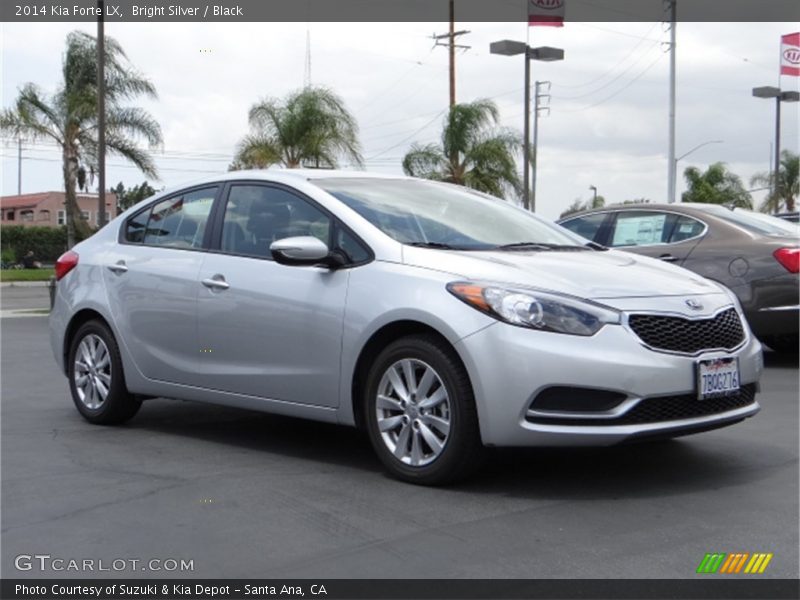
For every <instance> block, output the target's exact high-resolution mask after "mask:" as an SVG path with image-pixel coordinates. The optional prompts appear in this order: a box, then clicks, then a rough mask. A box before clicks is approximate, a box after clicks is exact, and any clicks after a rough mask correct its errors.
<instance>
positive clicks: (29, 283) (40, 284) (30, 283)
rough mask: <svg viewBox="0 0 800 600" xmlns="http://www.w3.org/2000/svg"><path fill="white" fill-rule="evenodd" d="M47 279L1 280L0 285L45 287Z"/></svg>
mask: <svg viewBox="0 0 800 600" xmlns="http://www.w3.org/2000/svg"><path fill="white" fill-rule="evenodd" d="M49 283H50V282H49V281H2V282H0V287H4V288H6V287H12V288H13V287H43V288H46V287H47V286H48V284H49Z"/></svg>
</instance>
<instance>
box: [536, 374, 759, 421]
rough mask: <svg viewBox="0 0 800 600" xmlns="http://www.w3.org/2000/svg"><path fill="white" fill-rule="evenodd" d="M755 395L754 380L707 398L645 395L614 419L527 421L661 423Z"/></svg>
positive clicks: (738, 404) (730, 406)
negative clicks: (722, 393)
mask: <svg viewBox="0 0 800 600" xmlns="http://www.w3.org/2000/svg"><path fill="white" fill-rule="evenodd" d="M755 398H756V386H755V384H752V383H751V384H748V385H745V386H743V387H742V389H741V390H739V393H737V394H732V395H730V396H719V397H717V398H708V399H706V400H698V399H697V396H696V395H695V394H685V395H682V396H661V397H659V398H645V399H644V400H642V401H641V402H639V403H638V404H637V405H636V406H634V407H633V408H632V409H631V410H629V411H628V412H626V413H625V414H623V415H621V416H619V417H617V418H615V419H587V418H580V419H569V418H558V419H548V418H543V417H538V416H537V417H528V421H530V422H532V423H541V424H544V425H583V426H586V425H592V426H596V427H603V426H606V427H608V426H612V425H641V424H643V423H662V422H665V421H679V420H681V419H694V418H697V417H708V416H712V415H717V414H721V413H725V412H728V411H731V410H736V409H737V408H743V407H745V406H749V405H751V404H753V402H755Z"/></svg>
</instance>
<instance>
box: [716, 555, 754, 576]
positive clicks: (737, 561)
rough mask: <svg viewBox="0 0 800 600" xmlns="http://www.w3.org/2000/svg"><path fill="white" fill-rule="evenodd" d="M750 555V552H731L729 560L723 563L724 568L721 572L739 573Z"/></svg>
mask: <svg viewBox="0 0 800 600" xmlns="http://www.w3.org/2000/svg"><path fill="white" fill-rule="evenodd" d="M748 556H750V553H748V552H745V553H741V552H739V553H736V554H729V555H728V560H726V561H725V564H723V565H722V568H721V569H720V570H719V572H720V573H738V572H739V571H740V570H741V568H742V566H743V565H744V561H746V560H747V557H748Z"/></svg>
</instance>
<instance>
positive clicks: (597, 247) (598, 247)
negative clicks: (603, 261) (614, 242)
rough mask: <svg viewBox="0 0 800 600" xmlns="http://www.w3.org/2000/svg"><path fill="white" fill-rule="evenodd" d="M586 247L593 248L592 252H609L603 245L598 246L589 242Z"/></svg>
mask: <svg viewBox="0 0 800 600" xmlns="http://www.w3.org/2000/svg"><path fill="white" fill-rule="evenodd" d="M586 247H587V248H591V249H592V250H597V251H598V252H606V251H608V247H606V246H603V244H598V243H597V242H589V243H588V244H586Z"/></svg>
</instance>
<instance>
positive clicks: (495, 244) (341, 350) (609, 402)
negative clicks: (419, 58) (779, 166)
mask: <svg viewBox="0 0 800 600" xmlns="http://www.w3.org/2000/svg"><path fill="white" fill-rule="evenodd" d="M585 243H586V241H585V240H583V239H582V238H580V237H578V236H576V235H574V234H572V233H570V232H569V231H567V230H566V229H563V228H561V227H558V226H557V225H555V224H553V223H550V222H547V221H544V220H542V219H539V218H538V217H536V216H534V215H532V214H530V213H528V212H526V211H523V210H520V209H518V208H515V207H513V206H511V205H509V204H508V203H506V202H503V201H501V200H498V199H495V198H490V197H487V196H484V195H482V194H478V193H474V192H471V191H469V190H467V189H465V188H461V187H458V186H452V185H448V184H443V183H434V182H430V181H421V180H416V179H412V178H403V177H380V176H374V175H373V176H369V175H367V174H363V173H353V172H329V171H308V172H306V171H290V172H280V171H252V172H247V171H240V172H234V173H230V174H227V175H220V176H217V177H213V178H209V179H206V180H204V181H201V182H199V183H196V184H194V185H192V186H188V187H185V188H181V189H176V190H172V191H169V192H163V193H161V194H159V195H157V196H155V197H153V198H150V199H148V200H145V201H144V202H142V203H140V204H138V205H137V206H135V207H134V208H131V209H129V210H128V211H127V212H125V213H124V214H123V215H122V216H120V217H118V218H117V219H115V220H114V221H112V222H111V223H110V224H109V225H107V226H106V227H104V228H103V229H102V230H101V231H100V232H98V233H97V234H95V235H93V236H92V237H91V238H89V239H88V240H86V241H84V242H81V243H80V244H78V245H77V246H76V247H75V248H74V249H73V250H72V251H70V252H67V253H66V254H65V255H64V256H62V257H61V258H60V259H59V261H58V264H57V266H56V276H57V278H58V285H57V297H56V300H55V306H54V308H53V310H52V312H51V314H50V332H51V341H52V347H53V352H54V355H55V358H56V361H57V363H58V365H59V368H60V369H61V370H62V372H63V373H64V374H65V375H66V376H67V377H68V382H69V388H70V391H71V393H72V398H73V401H74V403H75V406H76V407H77V409H78V411H79V412H80V413H81V415H83V417H84V418H86V419H87V420H88V421H90V422H92V423H98V424H112V423H120V422H123V421H125V420H127V419H130V418H131V417H133V416H134V414H135V413H136V412H137V411H138V410H139V407H140V404H141V400H142V398H143V397H152V396H164V397H170V398H180V399H187V400H200V401H206V402H212V403H218V404H225V405H230V406H237V407H242V408H248V409H254V410H261V411H266V412H274V413H280V414H285V415H292V416H296V417H305V418H311V419H318V420H321V421H327V422H332V423H341V424H345V425H357V426H359V427H362V428H364V429H365V430H366V431H367V432H368V434H369V439H370V441H371V443H372V445H373V447H374V449H375V451H376V453H377V455H378V456H379V457H380V459H381V461H382V462H383V464H384V465H385V466H386V468H387V469H388V470H389V471H390V472H391V473H392V474H393V475H395V476H396V477H399V478H401V479H404V480H407V481H412V482H416V483H427V484H434V483H443V482H446V481H450V480H453V479H456V478H458V477H460V476H463V475H465V474H466V473H467V472H469V471H470V470H471V469H473V468H474V467H475V466H476V465H477V464H478V462H479V460H478V459H479V458H480V456H481V452H482V449H483V447H484V445H487V446H529V445H532V446H536V445H539V446H553V445H556V446H558V445H590V444H595V445H608V444H616V443H619V442H623V441H627V440H636V439H645V438H650V437H671V436H677V435H684V434H687V433H695V432H699V431H704V430H707V429H713V428H717V427H723V426H726V425H730V424H732V423H735V422H738V421H741V420H742V419H744V418H746V417H749V416H752V415H753V414H755V413H756V412H757V411H758V410H759V405H758V402H757V401H756V399H755V395H756V391H757V385H758V380H759V376H760V374H761V371H762V356H761V345H760V344H759V343H758V341H757V340H756V339H755V338H754V337H753V336H752V335H751V333H750V330H749V328H748V327H747V324H746V322H745V321H744V319H743V316H742V314H741V311H740V308H739V306H738V304H737V301H736V298H735V296H733V294H732V293H731V292H730V291H729V290H727V289H725V288H723V287H721V286H719V285H717V284H716V283H714V282H712V281H709V280H706V279H703V278H701V277H697V276H695V275H692V274H690V273H688V272H687V271H685V270H683V269H679V268H677V267H674V266H672V265H669V264H665V263H663V262H660V261H657V260H652V259H649V258H646V257H636V256H633V255H631V254H627V253H622V252H615V251H608V250H606V249H605V248H598V247H594V245H591V246H592V247H589V246H586V245H585ZM87 443H90V441H88V439H87Z"/></svg>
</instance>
